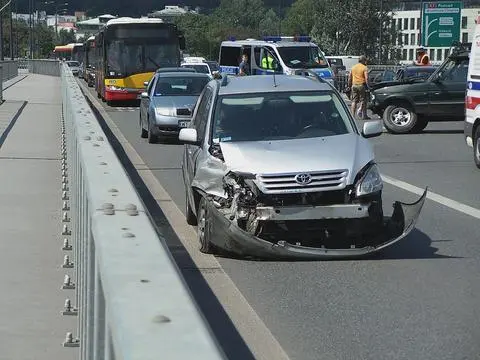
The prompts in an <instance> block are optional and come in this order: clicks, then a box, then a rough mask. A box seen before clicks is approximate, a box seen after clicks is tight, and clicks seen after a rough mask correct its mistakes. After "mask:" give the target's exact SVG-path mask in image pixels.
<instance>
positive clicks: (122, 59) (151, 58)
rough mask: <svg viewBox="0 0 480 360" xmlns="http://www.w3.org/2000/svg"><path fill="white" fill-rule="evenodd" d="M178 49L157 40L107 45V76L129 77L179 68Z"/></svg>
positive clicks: (132, 40)
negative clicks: (168, 68)
mask: <svg viewBox="0 0 480 360" xmlns="http://www.w3.org/2000/svg"><path fill="white" fill-rule="evenodd" d="M179 56H180V55H179V53H178V48H177V46H176V45H175V44H170V43H167V42H165V41H162V40H157V39H121V40H112V41H109V42H108V43H107V74H108V75H112V76H115V75H116V76H128V75H132V74H138V73H142V72H154V71H156V70H157V69H158V68H160V67H177V66H178V61H179Z"/></svg>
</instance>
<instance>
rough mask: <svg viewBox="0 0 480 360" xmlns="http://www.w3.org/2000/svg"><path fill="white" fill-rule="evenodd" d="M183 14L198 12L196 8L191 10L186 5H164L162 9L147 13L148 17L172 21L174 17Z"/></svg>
mask: <svg viewBox="0 0 480 360" xmlns="http://www.w3.org/2000/svg"><path fill="white" fill-rule="evenodd" d="M185 14H198V9H195V10H191V9H190V8H189V7H188V6H185V7H180V6H172V5H168V6H165V8H164V9H163V10H159V11H154V12H153V13H150V14H148V17H150V18H160V19H162V20H163V21H165V22H172V21H173V20H174V19H175V18H176V17H178V16H182V15H185Z"/></svg>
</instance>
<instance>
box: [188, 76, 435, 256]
mask: <svg viewBox="0 0 480 360" xmlns="http://www.w3.org/2000/svg"><path fill="white" fill-rule="evenodd" d="M307 75H308V76H307ZM381 133H382V123H381V121H369V122H365V123H364V124H363V129H362V131H360V130H359V129H358V128H357V125H356V123H355V121H354V119H353V117H352V116H351V114H350V112H349V110H348V107H347V106H346V104H345V102H344V101H343V100H342V97H341V95H340V94H339V92H338V91H337V90H336V89H335V88H334V87H333V86H331V85H330V84H329V83H327V82H326V81H325V80H323V79H321V78H320V76H319V75H318V74H315V73H314V72H312V71H308V70H305V76H298V75H278V76H275V77H272V76H269V75H259V76H251V77H228V76H224V78H223V79H222V80H221V81H215V80H213V81H210V82H209V83H208V85H207V86H206V88H205V89H204V91H203V93H202V94H201V95H200V98H199V100H198V103H197V106H196V108H195V113H194V115H193V119H192V121H191V123H190V125H189V126H188V127H187V128H182V129H181V130H180V133H179V140H180V142H181V143H183V144H185V147H184V152H183V161H182V173H183V179H184V183H185V192H186V220H187V223H188V224H190V225H198V228H197V229H198V231H197V234H198V241H199V243H200V250H201V251H202V252H205V253H211V252H216V251H219V250H221V251H226V252H227V253H234V254H240V255H250V256H259V257H300V258H302V257H304V258H331V257H349V256H350V257H351V256H360V255H366V254H369V253H374V252H377V251H379V250H381V249H383V248H385V247H387V246H389V245H391V244H393V243H395V242H397V241H398V240H400V239H401V238H403V237H405V236H406V235H407V234H408V233H409V232H410V231H411V230H412V229H413V227H414V226H415V222H416V220H417V218H418V216H419V213H420V211H421V208H422V206H423V203H424V201H425V196H426V192H425V193H424V194H423V196H422V197H421V198H420V199H419V200H418V201H417V202H415V203H413V204H404V203H400V202H396V203H395V205H394V213H393V215H392V216H391V217H389V218H384V214H383V208H382V188H383V182H382V179H381V176H380V174H379V170H378V167H377V165H376V164H375V159H374V155H373V150H372V145H371V144H370V142H369V141H368V140H367V139H368V138H371V137H374V136H379V135H380V134H381Z"/></svg>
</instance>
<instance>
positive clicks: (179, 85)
mask: <svg viewBox="0 0 480 360" xmlns="http://www.w3.org/2000/svg"><path fill="white" fill-rule="evenodd" d="M209 80H210V79H209V78H208V77H207V76H201V77H199V76H196V77H192V76H190V77H189V76H172V77H166V76H162V77H160V78H159V79H158V81H157V84H156V86H155V95H154V96H199V95H200V93H201V92H202V90H203V88H204V87H205V85H207V83H208V81H209Z"/></svg>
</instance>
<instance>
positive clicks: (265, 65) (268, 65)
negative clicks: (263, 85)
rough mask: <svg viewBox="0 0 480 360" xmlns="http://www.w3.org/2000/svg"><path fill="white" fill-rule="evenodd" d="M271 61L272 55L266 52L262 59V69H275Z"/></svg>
mask: <svg viewBox="0 0 480 360" xmlns="http://www.w3.org/2000/svg"><path fill="white" fill-rule="evenodd" d="M273 61H274V60H273V57H272V56H271V55H270V54H268V53H267V55H266V56H264V57H263V59H262V69H268V70H275V67H274V66H273Z"/></svg>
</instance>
